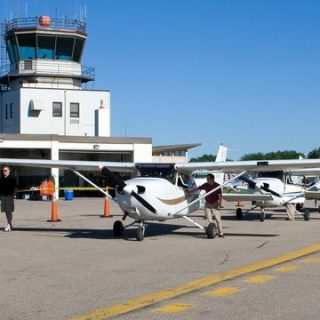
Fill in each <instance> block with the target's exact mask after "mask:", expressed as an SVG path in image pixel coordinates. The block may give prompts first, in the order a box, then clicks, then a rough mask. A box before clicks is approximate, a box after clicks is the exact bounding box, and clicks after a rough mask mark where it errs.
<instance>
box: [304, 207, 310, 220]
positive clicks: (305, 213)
mask: <svg viewBox="0 0 320 320" xmlns="http://www.w3.org/2000/svg"><path fill="white" fill-rule="evenodd" d="M303 217H304V221H309V220H310V210H309V209H305V210H304V215H303Z"/></svg>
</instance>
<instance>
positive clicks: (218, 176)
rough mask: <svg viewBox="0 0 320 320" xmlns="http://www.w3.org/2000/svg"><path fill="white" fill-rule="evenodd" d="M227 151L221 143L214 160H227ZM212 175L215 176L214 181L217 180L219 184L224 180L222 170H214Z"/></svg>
mask: <svg viewBox="0 0 320 320" xmlns="http://www.w3.org/2000/svg"><path fill="white" fill-rule="evenodd" d="M227 151H228V148H227V147H225V146H224V145H223V144H222V143H221V144H220V146H219V149H218V153H217V157H216V162H225V161H226V160H227ZM214 176H215V181H216V182H218V183H219V184H223V182H224V173H223V172H216V173H215V175H214Z"/></svg>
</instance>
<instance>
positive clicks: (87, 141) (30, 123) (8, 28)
mask: <svg viewBox="0 0 320 320" xmlns="http://www.w3.org/2000/svg"><path fill="white" fill-rule="evenodd" d="M1 38H2V43H1V47H2V51H1V53H2V56H1V69H0V156H1V157H2V158H5V157H12V158H15V157H19V158H45V159H54V160H57V159H77V160H104V161H138V162H151V161H152V140H151V138H127V137H126V138H112V137H110V132H111V130H110V92H109V91H108V90H87V89H85V85H86V84H87V83H88V82H90V81H93V80H94V76H95V70H94V68H89V67H85V66H83V65H81V58H82V54H83V49H84V46H85V41H86V38H87V33H86V23H85V22H82V21H79V20H72V19H58V18H55V19H50V17H46V16H44V17H40V18H39V17H36V18H16V19H13V20H11V21H5V22H4V23H3V25H2V34H1ZM7 59H9V61H8V60H7ZM7 62H9V63H7ZM16 170H17V171H16V172H17V173H18V178H19V182H20V185H21V186H22V185H23V186H24V187H28V185H31V184H34V183H38V182H39V179H42V178H43V177H44V176H48V175H55V176H56V177H58V176H59V172H58V170H57V169H52V170H51V172H50V171H49V170H35V169H30V168H29V169H23V168H16ZM96 178H97V179H99V178H98V177H96ZM32 179H33V180H34V181H31V180H32ZM60 180H61V181H62V182H63V183H64V185H66V180H68V181H67V183H68V184H70V183H72V184H73V185H78V184H79V183H80V182H79V181H78V178H76V177H74V178H73V179H72V178H70V177H69V178H68V179H66V178H65V176H64V175H63V174H62V172H60Z"/></svg>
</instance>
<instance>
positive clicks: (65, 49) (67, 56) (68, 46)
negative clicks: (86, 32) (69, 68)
mask: <svg viewBox="0 0 320 320" xmlns="http://www.w3.org/2000/svg"><path fill="white" fill-rule="evenodd" d="M73 43H74V38H64V37H58V38H57V49H56V59H57V60H72V51H73Z"/></svg>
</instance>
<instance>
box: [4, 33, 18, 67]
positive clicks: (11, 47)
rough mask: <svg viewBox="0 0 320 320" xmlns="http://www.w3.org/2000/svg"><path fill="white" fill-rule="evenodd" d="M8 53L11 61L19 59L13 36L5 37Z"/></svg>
mask: <svg viewBox="0 0 320 320" xmlns="http://www.w3.org/2000/svg"><path fill="white" fill-rule="evenodd" d="M7 49H8V55H9V59H10V62H11V63H15V62H18V61H19V53H18V47H17V43H16V41H15V38H10V39H7Z"/></svg>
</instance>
